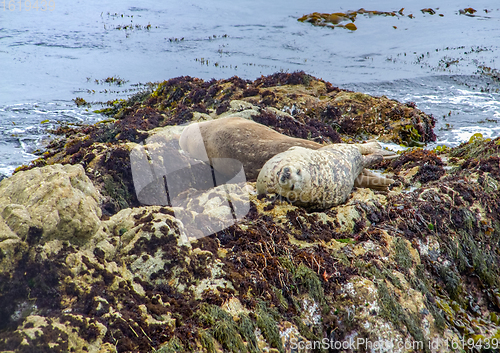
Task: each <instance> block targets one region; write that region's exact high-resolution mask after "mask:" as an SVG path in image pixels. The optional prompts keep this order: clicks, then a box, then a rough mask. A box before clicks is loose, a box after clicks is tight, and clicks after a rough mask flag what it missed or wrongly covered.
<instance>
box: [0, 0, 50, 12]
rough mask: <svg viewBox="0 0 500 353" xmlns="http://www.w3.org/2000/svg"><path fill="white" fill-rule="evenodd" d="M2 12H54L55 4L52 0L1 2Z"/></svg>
mask: <svg viewBox="0 0 500 353" xmlns="http://www.w3.org/2000/svg"><path fill="white" fill-rule="evenodd" d="M1 1H2V8H3V10H4V11H23V10H24V11H47V10H49V11H54V10H55V8H56V2H55V1H54V0H40V1H38V0H34V1H30V0H25V1H22V0H1Z"/></svg>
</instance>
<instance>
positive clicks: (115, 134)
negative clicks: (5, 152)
mask: <svg viewBox="0 0 500 353" xmlns="http://www.w3.org/2000/svg"><path fill="white" fill-rule="evenodd" d="M105 113H106V114H108V115H109V117H110V119H109V120H107V121H104V122H102V123H98V124H95V125H91V126H82V127H71V126H63V127H61V128H59V129H58V130H57V131H55V132H54V133H55V134H56V135H57V137H56V138H55V139H54V140H53V141H52V143H51V144H50V145H49V146H48V147H47V149H46V150H45V151H44V152H43V154H42V155H41V157H40V158H39V159H38V160H36V161H34V162H33V163H32V164H30V165H28V166H23V167H21V168H18V170H17V171H16V173H15V174H14V175H13V176H11V177H9V178H7V179H4V180H2V181H1V182H0V351H7V352H9V351H12V352H14V351H15V352H32V351H37V352H81V351H88V352H155V351H156V352H186V351H193V352H251V353H254V352H280V353H281V352H297V351H298V352H328V351H329V350H328V348H331V350H330V351H369V350H370V349H369V346H368V342H370V344H372V345H373V344H381V343H383V344H388V342H393V343H394V344H395V347H393V349H392V350H393V351H395V352H410V351H415V350H417V351H426V352H431V351H439V352H447V351H454V350H456V349H454V347H455V348H456V347H458V346H457V345H460V348H464V349H465V350H467V349H468V348H470V347H471V345H474V344H475V345H477V344H479V343H481V344H482V345H483V346H484V344H485V340H489V341H488V342H489V344H490V347H491V348H498V346H499V345H500V343H499V342H498V340H500V267H499V264H500V251H499V241H500V221H499V213H500V200H499V181H500V139H498V138H497V139H495V140H485V139H482V138H481V137H479V136H478V137H476V138H474V139H471V141H470V142H469V143H466V144H462V145H460V146H458V147H456V148H454V149H451V150H447V151H440V152H435V151H428V150H424V149H421V148H418V147H421V146H424V145H425V144H426V143H427V142H430V141H433V140H435V135H434V133H433V127H434V123H435V121H434V118H433V117H432V116H429V115H427V114H425V113H423V112H422V111H420V110H418V109H417V108H416V107H415V105H414V104H412V103H405V104H403V103H399V102H396V101H393V100H390V99H387V98H386V97H371V96H368V95H365V94H362V93H356V92H349V91H344V90H340V89H338V88H336V87H333V86H332V85H331V84H330V83H328V82H324V81H322V80H318V79H316V78H314V77H312V76H309V75H307V74H305V73H303V72H298V73H293V74H284V73H279V74H275V75H272V76H267V77H261V78H259V79H257V80H255V81H248V80H242V79H240V78H238V77H233V78H231V79H228V80H212V81H207V82H206V81H203V80H200V79H196V78H191V77H180V78H175V79H171V80H168V81H165V82H163V83H160V84H159V85H158V87H156V89H155V90H153V91H151V92H145V93H142V94H138V95H136V96H133V97H131V98H130V99H129V100H127V101H117V102H113V103H112V104H111V105H110V108H109V109H106V110H105ZM231 115H234V116H242V117H246V118H251V119H253V120H254V121H257V122H259V123H262V124H265V125H267V126H270V127H272V128H273V129H276V130H277V131H279V132H281V133H283V134H286V135H289V136H294V137H300V138H307V139H311V140H314V141H316V142H320V143H338V142H360V141H364V140H368V139H372V138H376V139H378V140H379V141H384V142H394V143H397V144H402V145H405V146H413V147H415V148H413V149H409V150H408V151H406V152H404V153H402V154H401V156H400V157H399V158H397V159H394V160H392V161H385V162H382V163H381V164H380V165H379V166H378V167H377V168H378V169H379V170H380V171H383V172H386V173H388V174H389V175H391V177H392V178H393V179H395V180H396V182H395V183H394V184H393V185H392V186H391V187H390V190H389V191H388V192H378V191H373V190H370V189H362V188H359V189H355V190H353V192H352V195H351V197H350V198H349V199H348V201H347V202H346V203H345V204H343V205H340V206H337V207H333V208H331V209H329V210H326V211H324V212H309V211H307V210H305V209H303V208H300V207H297V206H294V205H292V204H289V203H287V202H284V201H280V200H277V199H275V198H273V197H271V196H269V197H262V196H259V197H257V195H256V194H255V193H253V192H252V190H253V189H254V188H255V181H252V180H250V181H247V183H246V185H245V186H244V188H245V190H243V188H241V189H238V190H236V189H235V190H231V193H232V194H231V195H235V196H234V197H235V199H238V200H239V199H240V198H241V195H243V193H245V192H246V194H247V195H248V200H249V211H248V213H247V214H246V215H245V217H244V218H242V219H240V220H239V221H238V222H236V223H235V224H233V225H230V226H227V227H226V226H221V228H220V229H221V230H219V231H217V232H215V233H214V234H211V235H209V236H199V237H196V234H194V233H192V232H191V233H190V232H188V231H187V227H186V226H185V224H183V222H181V221H179V219H178V218H176V217H175V215H176V214H177V213H178V211H179V210H178V209H176V207H171V206H165V205H143V204H141V203H140V202H139V200H138V198H137V195H136V190H135V188H134V182H133V170H132V167H131V162H130V153H131V151H133V150H134V148H137V147H138V146H142V147H141V148H144V149H146V150H150V149H153V148H154V146H153V144H151V143H150V142H148V141H151V140H148V139H151V138H152V137H155V136H156V137H157V138H158V137H161V138H167V137H168V138H170V137H171V136H173V135H175V134H176V133H177V132H178V130H176V127H177V126H179V125H181V124H185V123H189V122H193V121H203V120H207V119H214V118H218V117H222V116H231ZM195 172H196V171H195V170H193V173H195ZM227 192H228V191H227V190H226V189H224V188H222V187H217V188H214V189H211V190H208V191H203V190H200V191H198V192H194V193H193V194H192V196H191V202H193V203H195V207H194V208H193V212H192V213H191V214H190V216H191V217H192V219H193V220H195V221H196V222H197V224H210V225H212V224H215V223H216V222H217V221H218V220H220V219H221V217H222V216H223V215H225V214H227V213H228V212H229V211H228V207H226V205H225V201H226V199H227ZM207 200H210V202H208V201H207ZM207 222H208V223H207ZM214 222H215V223H214ZM193 234H194V237H191V236H190V235H193ZM362 340H364V341H362ZM495 340H496V342H497V347H494V343H495ZM314 342H324V343H325V344H323V345H319V344H318V343H317V344H316V345H315V346H314ZM353 342H354V343H361V342H365V343H366V344H365V345H358V346H353ZM398 342H403V345H398V344H397V343H398ZM406 342H410V343H414V344H416V345H417V346H416V347H417V348H415V346H411V347H408V345H406V346H405V343H406ZM326 343H328V344H326ZM420 343H421V346H419V344H420ZM335 344H337V346H334V345H335ZM338 344H340V345H341V347H340V349H339V346H338ZM342 344H343V345H344V346H342ZM453 344H455V346H453ZM372 348H373V347H372ZM476 348H477V347H476Z"/></svg>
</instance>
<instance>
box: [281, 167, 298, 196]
mask: <svg viewBox="0 0 500 353" xmlns="http://www.w3.org/2000/svg"><path fill="white" fill-rule="evenodd" d="M277 181H278V183H277V184H278V185H276V186H277V187H278V188H280V189H282V190H285V191H295V188H296V187H297V190H298V189H301V186H302V173H301V170H300V168H295V167H294V166H293V165H287V166H284V167H283V168H281V169H280V170H279V171H278V173H277Z"/></svg>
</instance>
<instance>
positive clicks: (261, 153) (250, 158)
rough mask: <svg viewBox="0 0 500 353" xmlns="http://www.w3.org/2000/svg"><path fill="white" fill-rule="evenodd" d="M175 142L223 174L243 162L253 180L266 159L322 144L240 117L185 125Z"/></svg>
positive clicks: (373, 145)
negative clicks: (297, 148) (287, 134)
mask: <svg viewBox="0 0 500 353" xmlns="http://www.w3.org/2000/svg"><path fill="white" fill-rule="evenodd" d="M179 145H180V147H181V148H182V150H184V151H186V152H188V153H189V154H190V155H191V157H193V158H196V159H199V160H202V161H204V162H207V163H209V164H210V165H212V167H213V168H214V169H215V170H216V171H217V172H219V173H221V174H223V175H226V176H232V175H236V174H237V173H238V172H239V171H240V170H241V166H243V170H244V171H245V177H246V179H247V180H255V179H256V178H257V176H258V175H259V172H260V170H261V169H262V167H263V166H264V164H265V163H266V162H267V161H268V160H269V159H271V158H272V157H274V156H275V155H277V154H278V153H281V152H285V151H287V150H288V149H289V148H291V147H303V148H308V149H311V150H318V149H320V148H322V147H324V145H322V144H319V143H317V142H314V141H310V140H304V139H300V138H295V137H290V136H286V135H283V134H280V133H279V132H277V131H275V130H273V129H271V128H269V127H267V126H265V125H262V124H259V123H257V122H255V121H252V120H248V119H244V118H240V117H227V118H220V119H215V120H209V121H204V122H200V123H194V124H191V125H188V126H187V127H186V128H185V129H184V131H183V132H182V134H181V136H180V139H179ZM350 146H353V145H350ZM354 146H357V147H358V149H359V150H360V151H361V154H370V153H379V154H382V155H383V154H390V155H392V154H394V153H391V152H388V151H385V150H383V149H382V148H381V147H380V145H379V144H378V143H377V142H370V143H364V144H356V145H354ZM365 179H366V180H372V179H370V178H365ZM360 186H361V185H360ZM365 186H367V187H369V185H365Z"/></svg>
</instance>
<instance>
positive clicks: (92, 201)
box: [0, 164, 101, 244]
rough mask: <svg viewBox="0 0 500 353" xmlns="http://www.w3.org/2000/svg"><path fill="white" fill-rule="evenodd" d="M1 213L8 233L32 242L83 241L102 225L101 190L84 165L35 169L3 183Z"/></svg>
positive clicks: (56, 165)
mask: <svg viewBox="0 0 500 353" xmlns="http://www.w3.org/2000/svg"><path fill="white" fill-rule="evenodd" d="M0 215H1V219H2V220H3V222H5V223H4V224H6V225H7V227H8V229H9V230H7V232H6V233H7V234H9V232H12V233H15V234H16V235H17V236H18V237H20V238H22V239H23V240H26V241H28V243H30V244H32V243H37V242H42V243H44V242H46V241H48V240H51V239H61V240H69V241H70V242H72V243H75V244H79V243H83V242H85V241H87V240H88V239H89V238H90V237H92V235H94V234H95V232H96V230H97V227H98V226H99V223H100V217H101V209H100V208H99V192H98V191H97V190H96V189H95V187H94V185H93V184H92V182H91V181H90V179H89V178H88V177H87V176H86V175H85V171H84V170H83V168H82V166H81V165H61V164H55V165H50V166H46V167H43V168H36V169H31V170H28V171H23V172H19V173H16V174H15V175H14V176H12V177H10V178H7V179H4V180H3V181H2V182H1V183H0ZM0 224H1V223H0ZM0 227H4V228H5V226H4V225H0ZM11 237H12V236H11Z"/></svg>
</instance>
